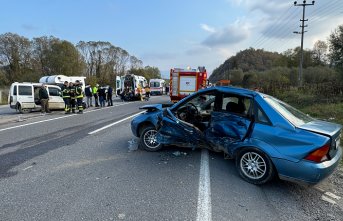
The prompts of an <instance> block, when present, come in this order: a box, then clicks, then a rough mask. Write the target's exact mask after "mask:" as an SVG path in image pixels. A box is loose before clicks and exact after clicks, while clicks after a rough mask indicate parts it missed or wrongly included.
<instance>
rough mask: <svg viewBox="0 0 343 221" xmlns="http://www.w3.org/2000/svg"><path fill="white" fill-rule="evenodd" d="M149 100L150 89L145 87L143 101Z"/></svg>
mask: <svg viewBox="0 0 343 221" xmlns="http://www.w3.org/2000/svg"><path fill="white" fill-rule="evenodd" d="M149 98H150V87H149V86H146V87H145V100H146V101H148V100H149Z"/></svg>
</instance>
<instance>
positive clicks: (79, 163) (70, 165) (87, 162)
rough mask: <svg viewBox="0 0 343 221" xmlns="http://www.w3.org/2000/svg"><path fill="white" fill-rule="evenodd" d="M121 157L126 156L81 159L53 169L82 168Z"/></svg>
mask: <svg viewBox="0 0 343 221" xmlns="http://www.w3.org/2000/svg"><path fill="white" fill-rule="evenodd" d="M119 159H124V156H118V155H116V156H112V157H106V158H97V159H92V160H80V161H75V162H68V163H64V164H61V165H59V166H57V167H55V168H54V169H53V170H55V171H56V170H66V169H71V168H81V167H84V166H89V165H94V164H97V163H102V162H106V161H110V160H119Z"/></svg>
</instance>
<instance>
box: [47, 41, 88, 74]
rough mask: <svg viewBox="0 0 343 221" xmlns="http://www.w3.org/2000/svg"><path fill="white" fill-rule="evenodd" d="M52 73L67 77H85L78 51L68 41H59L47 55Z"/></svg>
mask: <svg viewBox="0 0 343 221" xmlns="http://www.w3.org/2000/svg"><path fill="white" fill-rule="evenodd" d="M47 64H48V67H49V69H50V70H51V73H54V74H62V75H67V76H72V75H83V64H82V60H81V57H80V54H79V52H78V50H77V49H76V48H75V46H74V45H73V44H72V43H70V42H68V41H65V40H64V41H57V42H53V43H52V45H51V50H50V51H49V52H48V54H47Z"/></svg>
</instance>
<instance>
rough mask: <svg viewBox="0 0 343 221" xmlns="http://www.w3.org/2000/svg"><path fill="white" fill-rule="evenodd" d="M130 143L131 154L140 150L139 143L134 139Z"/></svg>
mask: <svg viewBox="0 0 343 221" xmlns="http://www.w3.org/2000/svg"><path fill="white" fill-rule="evenodd" d="M128 143H129V146H128V148H129V152H131V151H135V150H137V149H138V144H137V141H136V140H135V139H134V138H133V139H131V140H129V141H128Z"/></svg>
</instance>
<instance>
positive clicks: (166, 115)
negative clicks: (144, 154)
mask: <svg viewBox="0 0 343 221" xmlns="http://www.w3.org/2000/svg"><path fill="white" fill-rule="evenodd" d="M145 109H147V110H148V112H146V113H144V114H142V115H140V116H138V117H136V118H135V119H133V121H132V123H131V128H132V130H133V133H134V134H135V135H136V136H139V133H137V132H136V133H135V132H134V131H139V127H140V126H139V125H142V124H146V123H147V122H149V123H151V124H152V125H154V126H155V128H156V130H157V136H156V137H157V141H158V142H159V143H162V144H166V145H170V144H172V145H177V146H182V147H188V148H193V149H194V148H208V149H210V150H213V151H220V152H224V153H226V154H227V155H228V156H230V157H232V158H236V157H237V156H240V153H241V152H242V151H244V150H246V149H249V150H257V151H258V153H261V154H263V155H266V156H267V157H268V158H269V159H270V160H271V162H272V164H273V166H274V167H275V170H276V173H277V174H278V176H279V177H280V178H282V179H287V180H295V181H302V182H306V183H310V184H314V183H318V182H319V181H321V180H322V179H324V178H325V177H327V176H328V175H330V174H331V173H332V171H333V170H334V169H335V167H336V166H337V165H338V164H339V161H340V159H341V156H342V151H341V146H340V143H339V141H340V139H339V138H340V136H341V130H342V126H341V125H338V124H335V123H331V122H323V121H318V120H316V119H313V118H311V117H309V116H307V115H305V114H303V113H301V112H300V111H298V110H296V109H295V108H293V107H291V106H289V105H288V104H286V103H284V102H282V101H279V100H278V99H275V98H273V97H271V96H269V95H265V94H262V93H259V92H255V91H250V90H246V89H242V88H233V87H213V88H208V89H204V90H201V91H199V92H197V93H195V94H193V95H190V96H188V97H186V98H184V99H182V100H181V101H179V102H178V103H176V104H175V105H173V106H171V107H169V108H167V109H166V108H163V107H161V106H155V107H153V106H149V107H145ZM149 110H150V112H149ZM326 145H329V146H326ZM321 147H325V148H327V147H329V150H328V153H327V154H326V156H325V157H326V158H323V161H320V162H312V161H309V160H307V159H306V157H307V156H308V155H309V154H311V153H312V152H314V151H316V150H318V148H321Z"/></svg>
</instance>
